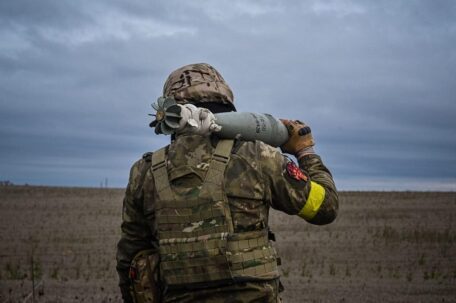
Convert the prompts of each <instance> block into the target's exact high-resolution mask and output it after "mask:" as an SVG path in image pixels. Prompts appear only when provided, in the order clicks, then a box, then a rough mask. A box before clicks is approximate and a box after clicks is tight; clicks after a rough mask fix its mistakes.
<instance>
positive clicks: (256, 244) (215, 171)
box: [152, 140, 279, 288]
mask: <svg viewBox="0 0 456 303" xmlns="http://www.w3.org/2000/svg"><path fill="white" fill-rule="evenodd" d="M232 147H233V140H221V141H219V143H218V144H217V147H216V148H215V151H214V153H213V154H212V158H211V161H210V162H209V168H208V170H207V173H206V176H205V178H204V181H203V182H202V184H201V186H197V187H196V188H195V187H193V188H191V190H190V191H189V192H187V193H185V194H178V193H176V192H175V191H174V190H173V185H172V184H170V181H172V180H173V179H174V178H179V177H182V176H185V174H186V173H190V172H191V168H189V167H187V166H183V167H177V168H176V170H177V173H173V175H171V176H170V174H169V172H168V169H167V164H166V163H167V157H166V149H165V148H162V149H160V150H158V151H157V152H154V153H153V156H152V172H153V176H154V179H155V190H156V192H157V196H158V199H157V201H155V202H156V219H157V227H158V237H159V240H160V242H159V246H160V248H159V252H160V277H161V279H162V281H163V282H165V283H166V285H168V287H189V288H192V287H195V288H197V287H199V286H203V287H207V286H208V285H223V284H225V283H227V284H228V283H232V282H234V281H252V280H269V279H274V278H277V277H278V276H279V273H278V270H277V254H276V252H275V250H274V248H273V247H272V246H271V244H270V242H269V239H268V232H267V230H266V229H265V230H259V231H252V232H242V233H235V232H234V228H233V220H232V217H231V212H230V207H229V203H228V198H227V196H226V194H225V193H224V187H223V186H224V185H223V184H224V173H225V169H226V167H227V165H228V162H229V161H230V155H231V150H232ZM173 171H174V170H173ZM170 179H171V180H170ZM182 180H183V181H180V182H185V178H183V179H182Z"/></svg>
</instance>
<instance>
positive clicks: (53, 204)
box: [0, 186, 456, 302]
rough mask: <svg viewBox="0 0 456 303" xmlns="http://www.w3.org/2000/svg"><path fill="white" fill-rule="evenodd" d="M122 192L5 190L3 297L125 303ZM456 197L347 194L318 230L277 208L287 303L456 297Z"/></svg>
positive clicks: (1, 202)
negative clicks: (119, 259)
mask: <svg viewBox="0 0 456 303" xmlns="http://www.w3.org/2000/svg"><path fill="white" fill-rule="evenodd" d="M122 196H123V190H119V189H83V188H48V187H18V186H7V187H0V213H1V220H0V240H1V242H0V243H1V244H0V302H4V301H5V300H8V299H11V302H21V301H22V299H23V298H24V297H25V296H26V295H27V294H28V293H30V290H31V282H30V280H31V279H30V278H31V273H32V269H31V262H30V260H31V255H32V252H33V257H34V268H33V272H34V276H35V278H36V279H37V280H40V279H42V280H44V287H43V290H44V294H43V295H41V296H39V297H38V300H37V301H38V302H119V301H120V297H119V294H118V291H117V286H116V283H117V275H116V272H115V245H116V242H117V240H118V238H119V225H120V216H121V204H122V202H121V201H122ZM455 218H456V193H413V192H407V193H388V192H385V193H375V192H344V193H342V194H341V209H340V216H339V218H338V219H337V221H336V222H335V223H333V224H331V225H328V226H312V225H310V224H307V223H305V222H303V221H302V220H301V219H299V218H297V217H288V216H286V215H283V214H280V213H277V212H273V213H272V214H271V222H270V223H271V226H272V228H273V230H274V232H275V233H276V236H277V239H278V241H277V243H276V247H277V249H278V251H279V252H280V255H281V257H282V264H283V265H282V266H281V268H282V281H283V284H284V285H285V288H286V291H285V293H284V294H283V297H284V298H285V299H286V300H285V302H455V301H456V286H455V285H456V230H455V228H454V223H453V222H454V219H455Z"/></svg>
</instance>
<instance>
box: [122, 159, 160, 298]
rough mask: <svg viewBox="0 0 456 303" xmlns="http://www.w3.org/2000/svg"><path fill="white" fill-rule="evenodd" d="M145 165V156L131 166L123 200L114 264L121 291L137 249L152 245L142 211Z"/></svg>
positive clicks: (126, 281) (127, 284) (127, 282)
mask: <svg viewBox="0 0 456 303" xmlns="http://www.w3.org/2000/svg"><path fill="white" fill-rule="evenodd" d="M149 162H150V161H149ZM147 167H148V163H147V158H143V159H141V160H139V161H137V162H136V163H135V164H134V165H133V166H132V168H131V170H130V178H129V182H128V186H127V189H126V191H125V197H124V200H123V210H122V225H121V238H120V241H119V243H118V244H117V266H116V269H117V272H118V274H119V286H120V288H121V290H122V292H124V290H125V288H127V287H128V286H129V284H130V279H129V277H128V272H129V268H130V263H131V261H132V259H133V257H134V256H135V255H136V254H137V253H138V252H139V251H141V250H144V249H150V248H152V247H153V241H152V239H153V238H152V232H151V229H150V227H149V225H148V224H147V222H146V219H145V215H144V211H143V200H144V193H143V190H142V183H143V180H144V174H145V170H147Z"/></svg>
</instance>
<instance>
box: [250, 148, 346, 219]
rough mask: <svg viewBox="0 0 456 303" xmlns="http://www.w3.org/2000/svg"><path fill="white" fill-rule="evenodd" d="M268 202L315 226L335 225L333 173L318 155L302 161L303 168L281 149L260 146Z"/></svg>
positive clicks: (335, 200)
mask: <svg viewBox="0 0 456 303" xmlns="http://www.w3.org/2000/svg"><path fill="white" fill-rule="evenodd" d="M257 148H258V152H257V154H258V155H259V157H260V159H259V161H258V162H259V163H260V165H261V172H262V174H263V179H264V181H265V183H266V184H265V185H266V186H265V187H266V189H267V190H266V192H267V195H268V197H267V199H268V200H269V201H270V203H271V206H272V207H273V208H274V209H277V210H280V211H283V212H285V213H287V214H290V215H298V216H300V217H302V218H303V219H305V220H306V221H308V222H310V223H312V224H318V225H322V224H328V223H331V222H332V221H334V219H335V218H336V216H337V210H338V196H337V190H336V187H335V184H334V181H333V178H332V176H331V173H330V172H329V170H328V169H327V168H326V166H325V165H324V164H323V162H322V161H321V158H320V157H319V156H317V155H315V154H313V155H306V156H304V157H301V158H300V160H299V167H298V166H297V165H296V164H295V163H294V162H293V161H291V160H290V159H289V158H287V157H285V156H284V155H283V154H282V153H281V152H279V151H278V150H277V149H275V148H273V147H271V146H269V145H266V144H264V143H262V142H257Z"/></svg>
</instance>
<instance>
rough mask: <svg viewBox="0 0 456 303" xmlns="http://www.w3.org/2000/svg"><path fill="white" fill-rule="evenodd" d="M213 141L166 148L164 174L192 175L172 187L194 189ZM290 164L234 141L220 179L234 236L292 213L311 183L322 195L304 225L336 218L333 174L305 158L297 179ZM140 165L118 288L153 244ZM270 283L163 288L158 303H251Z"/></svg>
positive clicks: (267, 149)
mask: <svg viewBox="0 0 456 303" xmlns="http://www.w3.org/2000/svg"><path fill="white" fill-rule="evenodd" d="M215 141H217V138H215V137H201V136H196V135H188V136H179V137H178V138H177V139H176V140H175V141H174V142H173V143H172V144H171V145H170V146H169V149H168V159H169V161H168V163H167V165H168V168H169V174H170V175H172V174H178V170H173V168H177V167H181V166H182V165H186V166H188V167H190V168H191V169H192V170H193V171H194V173H193V174H189V175H185V176H184V177H183V178H175V180H174V181H173V184H174V185H176V186H179V184H185V187H188V188H197V187H198V186H200V185H201V180H202V179H201V176H204V175H205V173H206V172H207V169H208V167H209V162H210V158H211V155H212V153H213V150H214V147H215V143H216V142H215ZM289 161H291V160H289V159H288V158H287V157H285V156H284V155H282V153H280V151H279V150H278V149H276V148H273V147H271V146H269V145H267V144H264V143H262V142H260V141H256V142H246V141H237V142H236V144H235V147H234V149H233V154H232V155H231V161H230V162H229V163H228V167H227V169H226V172H225V180H224V182H225V186H224V188H225V193H226V195H227V197H228V202H229V207H230V212H231V215H232V220H233V227H234V232H247V231H258V230H263V229H264V228H267V226H268V215H269V208H270V207H272V208H274V209H277V210H280V211H283V212H285V213H287V214H290V215H297V214H298V213H299V212H300V210H301V209H302V208H303V206H304V205H305V203H306V201H307V197H308V196H309V192H310V184H311V183H310V180H312V181H314V182H317V183H318V184H320V185H322V186H323V187H324V189H325V191H326V195H325V198H324V201H323V203H322V205H321V207H320V209H319V210H318V212H317V214H316V216H315V217H313V218H312V219H311V220H309V222H310V223H312V224H328V223H331V222H332V221H333V220H334V219H335V217H336V215H337V209H338V197H337V191H336V188H335V185H334V181H333V179H332V176H331V174H330V172H329V170H328V169H327V168H326V167H325V166H324V164H323V163H322V161H321V159H320V157H319V156H317V155H306V156H304V157H302V158H301V159H300V160H299V166H300V168H301V169H302V171H303V173H304V174H305V175H306V176H308V178H306V179H299V180H297V179H295V178H293V177H292V176H290V175H289V174H288V173H287V170H286V167H287V164H288V163H289ZM144 167H147V160H146V159H142V160H140V161H138V162H136V163H135V165H134V166H133V168H132V170H131V175H130V182H129V185H128V187H127V191H126V197H125V200H124V214H123V223H122V238H121V240H120V242H119V244H118V254H117V261H118V265H117V270H118V272H119V276H120V286H121V288H122V287H125V285H128V283H129V279H128V268H129V266H130V262H131V260H132V259H133V256H134V255H135V254H136V253H137V252H138V251H140V250H142V249H147V248H151V247H155V248H156V247H157V246H158V239H157V226H156V223H157V222H156V218H155V207H156V205H155V203H154V201H155V200H156V197H157V196H156V195H157V194H156V192H155V190H154V179H153V175H152V173H151V171H150V170H147V172H146V173H145V175H144V180H143V182H140V181H142V177H141V176H142V173H141V172H142V171H144V170H143V168H144ZM173 171H174V172H173ZM306 180H307V181H306ZM274 281H275V280H271V281H270V282H248V283H240V284H234V285H227V286H223V287H209V288H206V289H204V290H168V291H166V292H165V293H164V299H163V302H195V301H197V302H251V301H252V302H254V301H255V300H253V299H252V300H250V301H249V297H248V296H247V293H249V292H250V290H252V295H255V294H254V293H257V295H261V293H265V292H267V291H266V290H267V289H271V284H270V283H272V284H274V283H275V282H274ZM268 285H269V286H268ZM255 287H260V288H261V287H265V290H264V291H253V289H255ZM243 289H244V290H245V292H244V291H243ZM276 290H277V287H275V288H274V287H273V291H274V292H275V293H274V294H273V295H271V296H269V298H271V299H269V298H268V299H267V300H266V299H265V300H264V301H263V300H261V299H258V300H257V301H258V302H276V301H274V300H277V291H276ZM221 293H222V294H223V293H225V294H230V296H231V297H229V296H228V295H225V296H221V295H220V294H221ZM235 299H236V300H235ZM223 300H225V301H223ZM268 300H269V301H268Z"/></svg>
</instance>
